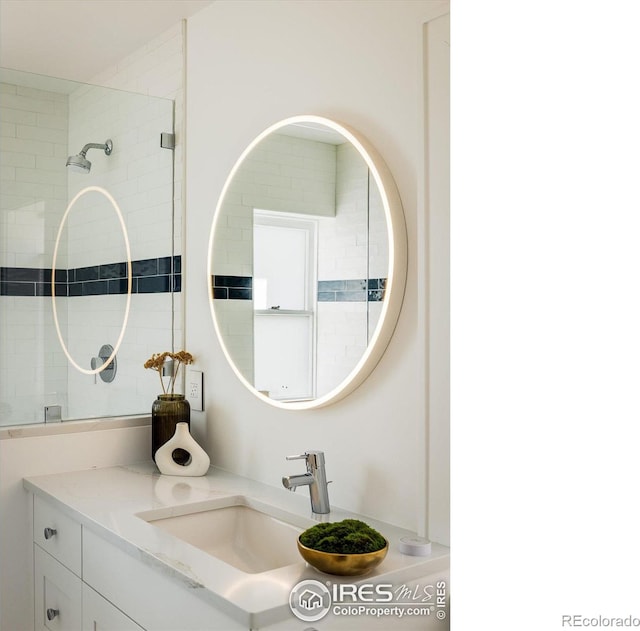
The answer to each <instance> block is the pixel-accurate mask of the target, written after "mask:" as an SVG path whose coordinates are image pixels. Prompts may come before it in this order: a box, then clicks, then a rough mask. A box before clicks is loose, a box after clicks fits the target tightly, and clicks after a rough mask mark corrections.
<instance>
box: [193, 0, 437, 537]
mask: <svg viewBox="0 0 640 631" xmlns="http://www.w3.org/2000/svg"><path fill="white" fill-rule="evenodd" d="M444 12H446V3H444V2H432V1H429V0H422V1H418V2H396V1H394V2H386V1H383V2H375V3H374V2H313V1H310V2H296V1H292V2H287V1H285V2H272V1H260V2H248V3H247V2H243V3H236V2H227V1H220V2H216V3H214V4H212V5H211V6H210V7H208V8H206V9H204V10H202V11H201V12H200V13H198V14H197V15H195V16H193V17H192V18H191V19H190V20H189V24H188V50H187V76H188V94H187V97H188V98H187V120H188V130H187V133H188V143H187V162H188V169H187V173H188V177H187V193H188V222H187V235H186V236H187V251H188V255H189V270H190V271H189V275H188V277H187V279H186V284H187V312H186V313H187V322H186V328H187V347H188V350H189V351H190V352H192V353H194V355H196V356H197V357H198V368H200V369H203V370H204V372H205V379H206V385H205V393H206V409H207V411H206V413H203V414H200V413H194V418H193V425H192V426H193V427H194V432H195V433H196V436H204V434H205V432H206V445H207V448H208V451H209V453H210V455H211V456H212V461H213V463H214V464H216V465H219V466H222V467H224V468H226V469H229V470H232V471H234V472H237V473H240V474H243V475H247V476H250V477H252V478H255V479H258V480H261V481H264V482H266V483H269V484H272V485H274V486H279V485H280V478H281V476H282V475H283V474H285V473H294V472H296V471H298V469H299V465H298V466H296V463H291V462H286V461H285V459H284V458H285V456H286V455H287V454H291V453H299V452H300V451H301V450H304V449H322V450H324V451H325V452H326V457H327V468H328V474H329V477H330V479H332V480H334V483H333V484H332V485H331V487H330V495H331V500H332V502H333V503H334V504H335V505H337V506H344V507H345V508H350V509H353V510H356V511H360V512H362V513H364V514H365V515H370V516H373V517H377V518H380V519H383V520H387V521H390V522H393V523H396V524H399V525H402V526H406V527H408V528H412V529H416V530H422V531H424V530H425V529H426V512H427V497H426V492H427V488H426V469H427V462H428V454H427V451H426V438H425V425H426V420H427V397H426V388H425V384H426V383H427V375H426V334H425V329H426V324H427V321H426V318H427V314H426V313H425V310H424V309H419V305H420V304H422V303H421V302H420V300H419V294H420V292H421V291H422V290H423V287H424V283H423V282H422V281H423V280H424V278H422V277H419V274H422V273H423V272H422V271H421V270H420V271H419V270H418V266H417V261H418V252H419V250H424V248H425V246H426V243H427V233H426V230H425V225H424V221H422V219H421V217H422V215H423V213H424V212H425V211H424V207H423V204H422V205H420V206H419V205H418V196H419V190H422V188H423V187H424V177H425V176H424V173H422V172H420V169H421V167H422V165H423V164H424V158H423V154H424V146H423V134H422V129H423V124H424V123H423V119H424V115H425V112H424V109H423V107H422V88H423V68H422V35H423V34H422V25H423V23H424V22H426V21H427V20H428V19H431V18H433V17H436V16H437V15H439V14H441V13H444ZM301 113H308V114H309V113H310V114H318V115H322V116H327V117H330V118H334V119H336V120H338V121H341V122H344V123H347V124H349V125H352V126H353V127H355V128H356V129H358V130H359V131H360V132H361V133H362V134H364V135H365V136H366V137H367V138H368V139H369V140H370V141H371V142H372V143H373V144H374V146H376V148H377V149H378V150H379V151H380V153H381V154H382V155H383V156H384V157H385V159H386V161H387V163H388V165H389V167H390V169H391V171H392V173H393V174H394V175H395V179H396V182H397V185H398V188H399V191H400V195H401V198H402V200H403V205H404V210H405V215H406V220H407V228H408V237H409V274H408V284H407V293H406V299H405V304H404V307H403V310H402V313H401V316H400V320H399V324H398V327H397V330H396V333H395V335H394V337H393V339H392V341H391V343H390V345H389V348H388V350H387V352H386V354H385V356H384V357H383V358H382V360H381V362H380V364H379V365H378V367H377V368H376V370H375V371H374V372H373V374H372V375H371V377H370V378H369V379H368V380H367V381H366V382H365V383H364V384H363V385H362V386H361V387H360V388H359V389H358V390H357V391H356V392H355V393H354V394H352V395H350V396H349V397H347V398H346V399H344V400H343V401H341V402H340V403H338V404H335V405H333V406H329V407H327V408H323V409H320V410H311V411H305V412H287V411H283V410H279V409H276V408H272V407H269V406H267V405H265V404H264V403H262V402H260V401H259V400H257V399H256V398H254V397H253V395H251V394H250V393H249V392H248V391H246V390H245V389H244V387H243V386H242V385H241V384H240V383H239V381H238V380H237V379H236V378H235V376H234V374H233V373H232V371H231V369H230V368H229V367H228V365H227V364H226V361H225V359H224V357H223V355H222V352H221V349H220V346H219V344H218V342H217V340H216V338H215V335H214V330H213V326H212V324H211V322H210V318H209V305H208V304H207V302H208V299H207V292H206V287H207V275H208V274H207V269H206V260H207V237H208V233H209V229H210V226H211V220H212V216H213V211H214V208H215V205H216V201H217V197H218V195H219V193H220V191H221V189H222V186H223V183H224V181H225V179H226V177H227V174H228V173H229V171H230V169H231V167H232V166H233V164H234V162H235V161H236V159H237V158H238V156H239V155H240V153H241V152H242V151H243V149H244V148H245V147H246V146H247V145H248V144H249V142H250V141H251V140H252V139H253V138H254V137H255V136H256V135H257V134H258V133H259V132H261V131H262V130H263V129H265V128H266V127H268V126H269V125H270V124H272V123H274V122H276V121H278V120H281V119H283V118H286V117H288V116H292V115H296V114H301ZM420 196H421V197H422V195H420ZM443 422H444V420H443ZM436 474H437V475H439V476H442V477H446V476H447V475H448V471H446V470H440V471H437V472H436ZM421 480H424V481H425V482H424V483H423V482H421ZM443 530H444V529H443ZM442 539H444V535H442Z"/></svg>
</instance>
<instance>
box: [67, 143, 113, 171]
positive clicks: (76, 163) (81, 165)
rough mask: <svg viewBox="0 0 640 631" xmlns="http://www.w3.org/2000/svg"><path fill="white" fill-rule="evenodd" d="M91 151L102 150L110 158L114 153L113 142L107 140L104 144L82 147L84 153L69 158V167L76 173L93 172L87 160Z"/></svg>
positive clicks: (90, 144)
mask: <svg viewBox="0 0 640 631" xmlns="http://www.w3.org/2000/svg"><path fill="white" fill-rule="evenodd" d="M89 149H102V150H103V151H104V152H105V154H106V155H108V156H110V155H111V152H112V151H113V142H111V140H107V141H105V142H104V144H100V143H95V142H90V143H89V144H86V145H85V146H84V147H82V151H81V152H80V153H79V154H77V155H75V156H69V157H68V158H67V166H68V167H69V168H70V169H71V170H72V171H75V172H76V173H89V171H91V162H89V160H87V151H89Z"/></svg>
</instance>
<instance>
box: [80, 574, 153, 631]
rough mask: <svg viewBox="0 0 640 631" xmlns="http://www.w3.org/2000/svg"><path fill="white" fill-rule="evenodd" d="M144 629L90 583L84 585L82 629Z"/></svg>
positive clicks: (135, 630)
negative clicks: (90, 585)
mask: <svg viewBox="0 0 640 631" xmlns="http://www.w3.org/2000/svg"><path fill="white" fill-rule="evenodd" d="M96 629H100V630H101V631H144V629H143V628H142V627H141V626H140V625H138V624H136V623H135V622H134V621H133V620H131V618H129V616H125V614H123V613H122V612H121V611H120V610H119V609H118V608H117V607H115V606H114V605H112V604H111V603H110V602H109V601H108V600H106V599H105V598H103V597H102V596H100V594H98V592H96V591H94V590H93V589H91V587H89V586H88V585H85V584H83V585H82V631H96Z"/></svg>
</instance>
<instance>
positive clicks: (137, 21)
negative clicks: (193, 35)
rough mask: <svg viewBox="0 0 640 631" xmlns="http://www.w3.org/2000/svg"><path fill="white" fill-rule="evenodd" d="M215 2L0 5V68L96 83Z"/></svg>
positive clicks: (2, 0) (27, 0) (14, 0)
mask: <svg viewBox="0 0 640 631" xmlns="http://www.w3.org/2000/svg"><path fill="white" fill-rule="evenodd" d="M212 1H213V0H0V66H3V67H5V68H14V69H17V70H24V71H26V72H37V73H40V74H46V75H50V76H53V77H61V78H64V79H73V80H75V81H90V80H91V78H92V77H94V76H95V75H97V74H98V73H100V72H102V71H103V70H105V69H106V68H109V67H110V66H112V65H113V64H115V63H116V62H117V61H119V60H120V59H122V58H123V57H126V56H127V55H128V54H130V53H132V52H133V51H135V50H136V49H138V48H140V47H141V46H143V45H144V44H146V43H147V42H149V40H151V39H153V38H154V37H156V36H157V35H160V34H161V33H163V32H164V31H166V30H167V29H169V28H170V27H171V26H173V25H174V24H175V23H176V22H179V21H180V20H181V19H182V18H186V17H189V16H191V15H193V14H194V13H196V12H197V11H199V10H200V9H202V8H204V7H206V6H207V5H209V4H211V2H212Z"/></svg>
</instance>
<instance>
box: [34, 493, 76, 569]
mask: <svg viewBox="0 0 640 631" xmlns="http://www.w3.org/2000/svg"><path fill="white" fill-rule="evenodd" d="M81 532H82V530H81V526H80V524H79V523H78V522H76V521H75V520H73V519H72V518H71V517H68V516H67V515H65V514H64V513H63V512H62V511H61V510H59V509H58V508H56V507H55V506H53V505H51V504H49V503H48V502H46V501H45V500H43V499H42V498H40V497H37V496H36V497H34V500H33V540H34V541H35V543H37V544H38V545H39V546H40V547H41V548H42V549H43V550H46V551H47V552H48V553H49V554H50V555H51V556H53V557H55V558H56V559H57V560H58V561H60V563H62V564H63V565H64V566H66V567H68V568H69V569H70V570H71V571H72V572H74V573H75V574H77V575H78V576H80V572H81V567H82V556H81V555H82V534H81Z"/></svg>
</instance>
